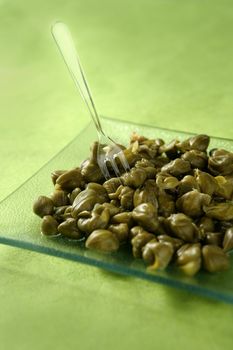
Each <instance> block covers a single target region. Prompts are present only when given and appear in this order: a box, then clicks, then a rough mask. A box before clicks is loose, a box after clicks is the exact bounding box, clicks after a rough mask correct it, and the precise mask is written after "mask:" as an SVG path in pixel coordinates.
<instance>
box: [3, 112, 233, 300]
mask: <svg viewBox="0 0 233 350" xmlns="http://www.w3.org/2000/svg"><path fill="white" fill-rule="evenodd" d="M103 124H104V127H105V128H106V130H107V131H108V133H109V135H111V136H112V137H113V139H116V140H118V141H119V142H120V143H122V144H128V140H129V136H130V135H131V133H132V132H133V131H136V132H138V133H139V134H141V135H145V136H147V137H159V138H163V139H164V140H165V141H168V140H171V139H173V138H179V139H180V140H182V139H185V138H187V137H189V136H191V135H193V134H188V133H184V132H180V131H173V130H167V129H161V128H155V127H152V126H147V125H138V124H132V123H128V122H121V121H119V120H114V119H109V118H104V120H103ZM95 139H96V131H95V129H94V128H93V126H92V124H91V123H90V124H89V125H88V126H87V127H86V128H85V129H84V130H83V131H82V132H81V133H80V134H79V135H77V137H76V138H75V139H74V140H73V141H71V142H70V143H69V144H68V145H67V146H66V147H65V148H64V149H62V150H61V151H60V152H59V153H58V154H57V155H55V156H54V157H53V158H52V159H51V160H50V161H49V162H48V163H47V164H45V165H44V166H43V167H42V168H41V169H40V170H39V171H37V172H36V173H35V174H34V175H33V176H32V177H31V178H29V179H28V180H27V181H26V182H25V183H24V184H22V185H21V186H20V187H19V188H18V189H17V190H16V191H14V192H13V193H12V194H10V195H9V196H8V197H7V198H5V199H4V200H3V201H2V202H1V203H0V243H3V244H8V245H11V246H16V247H20V248H25V249H29V250H33V251H36V252H40V253H45V254H49V255H53V256H57V257H61V258H64V259H70V260H75V261H77V262H81V263H85V264H89V265H94V266H97V267H100V268H104V269H107V270H110V271H113V272H115V273H120V274H125V275H131V276H135V277H140V278H143V279H146V280H150V281H152V282H157V283H163V284H166V285H170V286H172V287H176V288H182V289H186V290H189V291H192V292H194V293H198V294H201V295H205V296H209V297H212V298H216V299H220V300H223V301H225V302H229V303H233V255H231V256H230V259H231V268H230V270H228V271H226V272H222V273H216V274H209V273H206V272H204V271H202V272H200V273H199V274H198V275H197V276H195V277H192V278H191V277H186V276H184V275H182V274H181V273H179V272H178V271H177V269H176V268H174V267H169V268H168V269H167V270H166V271H159V272H155V273H151V272H148V271H147V270H146V268H145V265H144V263H143V261H142V260H138V259H134V258H132V256H131V254H130V252H129V251H128V250H127V249H124V248H123V249H121V250H120V251H119V252H117V253H114V254H103V253H96V252H93V251H90V250H87V249H85V247H84V243H83V242H77V241H75V242H74V241H73V242H72V241H70V240H68V239H64V238H61V237H56V238H48V237H45V236H42V235H41V234H40V222H41V219H40V218H38V217H36V216H35V215H34V214H33V213H32V203H33V201H34V200H35V199H36V198H37V197H38V196H39V195H41V194H44V195H48V194H50V193H51V192H52V190H53V185H52V182H51V179H50V173H51V172H52V171H53V170H56V169H70V168H72V167H75V166H78V165H79V164H80V163H81V162H82V161H83V160H84V159H85V158H87V157H88V155H89V149H90V145H91V144H92V142H93V141H94V140H95ZM210 147H211V148H212V147H218V148H225V149H228V150H231V151H233V140H228V139H220V138H214V137H212V138H211V145H210Z"/></svg>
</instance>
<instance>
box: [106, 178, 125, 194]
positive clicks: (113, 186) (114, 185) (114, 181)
mask: <svg viewBox="0 0 233 350" xmlns="http://www.w3.org/2000/svg"><path fill="white" fill-rule="evenodd" d="M120 185H121V181H120V179H119V177H112V178H111V179H109V180H107V181H105V182H104V183H103V187H104V188H105V190H106V191H107V193H108V194H113V193H116V191H117V189H118V187H119V186H120Z"/></svg>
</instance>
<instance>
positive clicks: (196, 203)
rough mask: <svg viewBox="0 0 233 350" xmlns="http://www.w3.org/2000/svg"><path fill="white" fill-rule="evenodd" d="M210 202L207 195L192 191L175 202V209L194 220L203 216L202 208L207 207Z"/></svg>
mask: <svg viewBox="0 0 233 350" xmlns="http://www.w3.org/2000/svg"><path fill="white" fill-rule="evenodd" d="M210 202H211V197H210V196H209V195H208V194H205V193H200V192H199V191H197V190H193V191H190V192H187V193H185V194H184V195H183V196H181V197H180V198H179V199H178V200H177V201H176V207H177V209H178V210H179V211H181V212H183V213H184V214H186V215H188V216H191V217H194V218H196V217H199V216H201V215H202V214H203V208H204V207H205V206H207V205H209V204H210ZM205 213H206V210H205ZM207 216H209V215H207Z"/></svg>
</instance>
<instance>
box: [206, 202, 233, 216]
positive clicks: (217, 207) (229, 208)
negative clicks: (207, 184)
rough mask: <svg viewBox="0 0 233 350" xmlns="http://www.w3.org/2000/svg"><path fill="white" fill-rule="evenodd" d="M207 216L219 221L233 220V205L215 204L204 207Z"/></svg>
mask: <svg viewBox="0 0 233 350" xmlns="http://www.w3.org/2000/svg"><path fill="white" fill-rule="evenodd" d="M203 209H204V212H205V213H206V215H207V216H209V217H210V218H213V219H217V220H233V203H232V202H224V203H213V204H209V205H205V206H204V207H203Z"/></svg>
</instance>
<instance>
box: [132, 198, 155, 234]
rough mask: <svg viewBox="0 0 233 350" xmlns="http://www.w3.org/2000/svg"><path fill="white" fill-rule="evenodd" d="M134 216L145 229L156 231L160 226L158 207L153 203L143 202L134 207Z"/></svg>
mask: <svg viewBox="0 0 233 350" xmlns="http://www.w3.org/2000/svg"><path fill="white" fill-rule="evenodd" d="M132 217H133V219H134V220H135V221H136V222H137V224H138V225H140V226H142V227H143V228H144V229H145V230H148V231H150V232H156V229H157V228H158V214H157V209H156V208H155V206H154V205H153V204H151V203H142V204H140V205H138V206H137V207H135V208H134V210H133V211H132Z"/></svg>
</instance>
